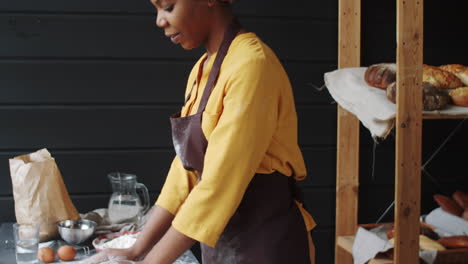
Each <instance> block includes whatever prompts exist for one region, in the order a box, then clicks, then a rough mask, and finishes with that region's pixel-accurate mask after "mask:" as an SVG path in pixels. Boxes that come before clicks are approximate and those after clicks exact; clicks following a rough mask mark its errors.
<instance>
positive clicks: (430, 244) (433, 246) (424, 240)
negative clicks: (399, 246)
mask: <svg viewBox="0 0 468 264" xmlns="http://www.w3.org/2000/svg"><path fill="white" fill-rule="evenodd" d="M388 242H390V243H391V244H395V238H392V239H389V240H388ZM419 250H423V251H424V250H445V247H444V246H443V245H442V243H439V242H438V241H435V240H432V239H430V238H428V237H427V236H425V235H419Z"/></svg>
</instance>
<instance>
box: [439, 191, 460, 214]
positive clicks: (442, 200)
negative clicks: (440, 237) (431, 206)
mask: <svg viewBox="0 0 468 264" xmlns="http://www.w3.org/2000/svg"><path fill="white" fill-rule="evenodd" d="M434 200H435V201H436V202H437V204H438V205H439V206H440V207H441V208H442V210H444V211H445V212H447V213H450V214H453V215H456V216H461V215H462V214H463V211H464V209H463V208H461V207H460V205H458V204H457V203H456V202H455V201H453V200H452V199H450V198H449V197H447V196H443V195H440V194H436V195H434Z"/></svg>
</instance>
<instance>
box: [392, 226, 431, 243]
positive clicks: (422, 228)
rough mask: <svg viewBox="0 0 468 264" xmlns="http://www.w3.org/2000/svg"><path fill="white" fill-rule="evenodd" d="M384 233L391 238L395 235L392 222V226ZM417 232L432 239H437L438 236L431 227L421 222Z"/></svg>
mask: <svg viewBox="0 0 468 264" xmlns="http://www.w3.org/2000/svg"><path fill="white" fill-rule="evenodd" d="M386 234H387V238H388V239H392V238H394V237H395V227H394V226H393V224H392V228H390V229H389V230H387V232H386ZM419 234H420V235H425V236H427V237H428V238H430V239H433V240H437V239H438V238H439V235H437V233H436V232H434V231H433V230H432V229H430V228H429V227H427V226H424V225H422V224H421V225H419Z"/></svg>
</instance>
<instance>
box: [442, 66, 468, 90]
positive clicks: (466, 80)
mask: <svg viewBox="0 0 468 264" xmlns="http://www.w3.org/2000/svg"><path fill="white" fill-rule="evenodd" d="M439 68H441V69H442V70H444V71H448V72H450V73H452V74H453V75H455V76H457V77H458V79H460V81H462V82H463V84H464V85H465V86H468V67H467V66H464V65H461V64H448V65H442V66H440V67H439Z"/></svg>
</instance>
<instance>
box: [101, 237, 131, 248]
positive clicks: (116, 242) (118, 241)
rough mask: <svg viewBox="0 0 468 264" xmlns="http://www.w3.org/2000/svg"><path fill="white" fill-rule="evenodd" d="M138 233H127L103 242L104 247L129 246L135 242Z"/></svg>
mask: <svg viewBox="0 0 468 264" xmlns="http://www.w3.org/2000/svg"><path fill="white" fill-rule="evenodd" d="M137 237H138V234H126V235H123V236H119V237H117V238H114V239H112V240H110V241H107V242H106V243H104V244H102V247H103V248H129V247H131V246H133V244H135V242H136V240H137Z"/></svg>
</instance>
